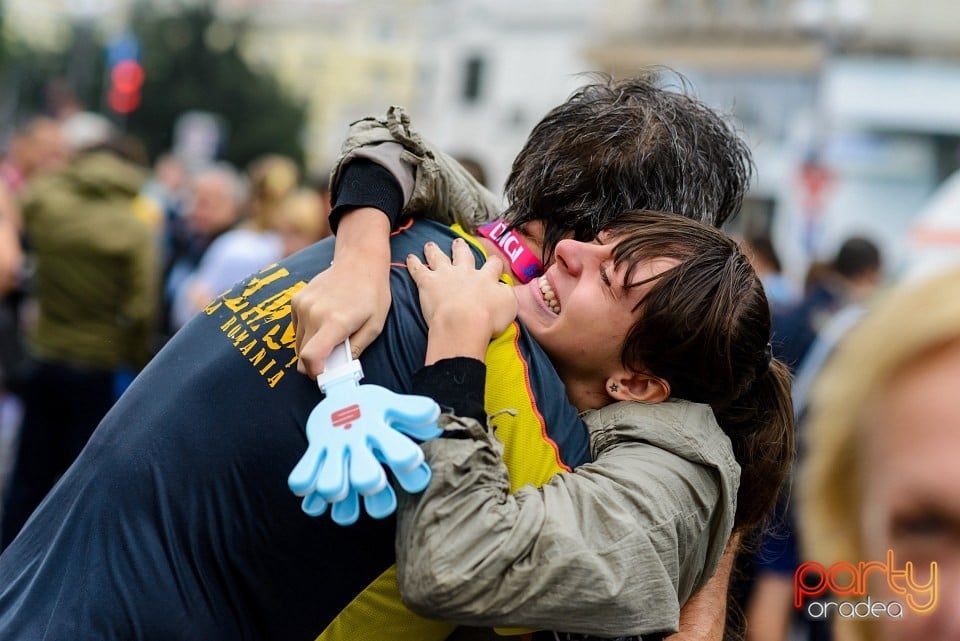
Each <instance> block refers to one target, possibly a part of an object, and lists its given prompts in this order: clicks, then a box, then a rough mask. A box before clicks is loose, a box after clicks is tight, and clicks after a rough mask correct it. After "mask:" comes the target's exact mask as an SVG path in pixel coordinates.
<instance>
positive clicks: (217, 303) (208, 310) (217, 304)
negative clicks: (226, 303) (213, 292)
mask: <svg viewBox="0 0 960 641" xmlns="http://www.w3.org/2000/svg"><path fill="white" fill-rule="evenodd" d="M222 306H223V298H222V297H220V296H218V297H217V298H214V299H213V300H212V301H210V304H209V305H207V306H206V307H204V308H203V313H204V314H206V315H207V316H213V313H214V312H215V311H217V310H218V309H220V308H221V307H222Z"/></svg>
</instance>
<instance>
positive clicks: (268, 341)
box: [263, 325, 283, 349]
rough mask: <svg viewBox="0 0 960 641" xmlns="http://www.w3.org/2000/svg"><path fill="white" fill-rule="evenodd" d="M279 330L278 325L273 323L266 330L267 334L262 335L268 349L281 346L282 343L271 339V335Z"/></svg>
mask: <svg viewBox="0 0 960 641" xmlns="http://www.w3.org/2000/svg"><path fill="white" fill-rule="evenodd" d="M279 330H280V326H279V325H274V326H273V327H271V328H270V331H269V332H267V334H266V335H265V336H264V337H263V342H264V343H266V344H267V347H269V348H270V349H280V348H281V347H283V345H281V344H280V343H278V342H277V341H275V340H273V335H274V334H276V333H277V332H278V331H279Z"/></svg>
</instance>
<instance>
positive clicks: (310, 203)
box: [276, 188, 330, 256]
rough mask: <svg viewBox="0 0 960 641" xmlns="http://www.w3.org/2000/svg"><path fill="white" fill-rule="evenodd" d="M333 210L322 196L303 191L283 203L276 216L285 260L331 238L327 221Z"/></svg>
mask: <svg viewBox="0 0 960 641" xmlns="http://www.w3.org/2000/svg"><path fill="white" fill-rule="evenodd" d="M329 212H330V208H329V207H328V206H327V205H326V203H324V202H323V198H322V196H320V195H319V194H317V192H316V191H314V190H313V189H309V188H300V189H297V190H296V191H294V192H293V193H291V194H290V195H288V196H287V197H286V198H284V199H283V202H282V203H281V204H280V211H279V212H277V224H276V226H277V232H278V233H279V234H280V239H281V242H282V243H283V249H282V251H281V253H282V255H283V256H289V255H290V254H294V253H296V252H298V251H300V250H301V249H303V248H304V247H309V246H310V245H312V244H313V243H315V242H317V241H318V240H323V239H324V238H326V237H327V236H329V235H330V223H329V221H328V220H327V216H328V215H329Z"/></svg>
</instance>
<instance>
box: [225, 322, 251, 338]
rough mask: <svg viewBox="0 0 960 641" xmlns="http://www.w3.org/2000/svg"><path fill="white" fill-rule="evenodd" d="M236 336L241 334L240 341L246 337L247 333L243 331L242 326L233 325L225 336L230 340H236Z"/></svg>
mask: <svg viewBox="0 0 960 641" xmlns="http://www.w3.org/2000/svg"><path fill="white" fill-rule="evenodd" d="M238 334H243V337H241V338H240V340H243V338H245V337H246V336H247V331H246V330H245V329H243V325H234V326H233V327H231V328H230V331H228V332H227V336H229V337H230V338H236V337H237V335H238ZM238 342H239V341H238Z"/></svg>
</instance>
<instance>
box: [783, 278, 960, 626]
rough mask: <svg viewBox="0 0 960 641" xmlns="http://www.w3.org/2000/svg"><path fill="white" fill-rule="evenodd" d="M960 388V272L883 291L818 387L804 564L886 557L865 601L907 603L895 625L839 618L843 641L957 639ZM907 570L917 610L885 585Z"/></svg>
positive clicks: (804, 475) (806, 476)
mask: <svg viewBox="0 0 960 641" xmlns="http://www.w3.org/2000/svg"><path fill="white" fill-rule="evenodd" d="M958 381H960V271H957V270H956V268H952V269H951V270H950V271H947V272H944V273H941V274H939V275H936V276H932V277H930V276H928V277H927V278H925V279H924V280H922V281H911V282H909V283H904V284H901V285H897V286H896V287H894V288H893V289H891V290H889V291H888V292H886V293H884V294H883V295H882V296H881V297H880V298H879V299H878V300H877V301H876V304H875V305H873V306H870V307H868V309H867V311H866V312H865V314H864V316H863V318H862V320H861V322H860V323H859V324H858V325H857V326H856V327H854V328H853V329H852V330H850V332H849V333H848V334H847V335H846V336H845V337H844V339H843V340H842V341H841V342H840V344H839V345H838V346H837V348H836V350H835V352H834V354H833V355H832V356H831V358H830V360H829V361H828V362H827V363H826V365H825V367H824V368H823V371H822V372H821V374H820V376H819V377H818V378H817V380H816V382H815V383H814V387H813V390H812V392H811V400H810V408H809V413H808V421H807V423H806V424H805V426H804V430H805V433H806V437H807V452H806V458H805V460H804V461H803V463H802V465H801V475H800V478H799V498H800V514H801V516H802V521H801V538H802V542H803V553H804V556H805V559H806V560H809V561H816V562H818V563H821V564H822V565H823V566H824V568H830V567H831V565H832V564H834V563H838V562H843V563H851V564H853V565H854V566H856V565H857V564H860V563H868V562H871V561H875V562H879V563H882V564H884V566H887V564H889V563H890V562H891V560H892V561H893V567H887V572H883V571H877V572H873V573H871V574H870V575H869V577H868V583H867V587H868V588H869V592H868V594H869V597H870V598H871V599H872V601H873V602H875V603H876V602H882V603H885V604H889V603H891V602H894V601H896V602H898V603H900V604H901V605H902V609H901V613H902V617H900V616H889V612H888V613H887V614H884V613H881V614H880V616H874V617H863V618H856V619H855V618H853V617H849V618H846V617H834V622H835V629H836V633H837V634H836V638H837V639H838V641H917V640H919V639H922V640H923V641H956V640H957V639H960V536H958V532H960V466H958V465H957V463H956V458H957V452H960V394H958V393H957V390H958ZM888 551H892V555H893V558H892V559H891V558H890V557H889V556H888ZM934 562H935V563H936V564H937V571H938V574H937V575H936V577H935V578H936V582H935V583H932V584H931V579H932V578H934V577H932V575H931V569H932V568H931V564H932V563H934ZM907 564H912V570H911V572H912V578H913V579H914V582H915V584H916V585H918V586H919V585H926V587H927V589H926V591H925V592H922V593H920V592H918V591H917V590H910V591H909V592H908V593H907V594H909V595H910V596H912V597H913V602H914V605H915V606H916V607H915V608H911V607H910V606H909V603H908V602H907V601H906V600H905V599H906V595H905V594H903V593H900V594H898V593H895V592H894V590H893V589H892V586H891V585H890V583H888V580H886V579H887V577H888V576H890V575H889V574H888V572H896V571H901V572H902V571H903V570H904V568H905V567H907ZM895 583H896V582H895ZM899 585H901V586H903V582H902V581H900V582H899ZM931 589H936V592H935V593H934V592H932V590H931ZM866 596H867V595H866V594H858V595H856V596H853V595H851V596H844V597H842V600H849V601H863V600H865V599H866ZM934 596H936V604H935V606H934V607H932V608H929V607H926V606H931V605H933V600H934ZM810 598H813V597H812V596H811V597H810ZM821 598H822V599H831V598H833V599H834V600H841V598H839V597H831V595H829V594H826V595H823V596H822V597H821ZM802 607H807V603H804V604H803V606H802ZM918 609H919V610H923V609H927V610H928V611H927V612H926V613H922V612H918V611H916V610H918ZM890 611H893V610H892V609H891V610H890Z"/></svg>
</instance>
